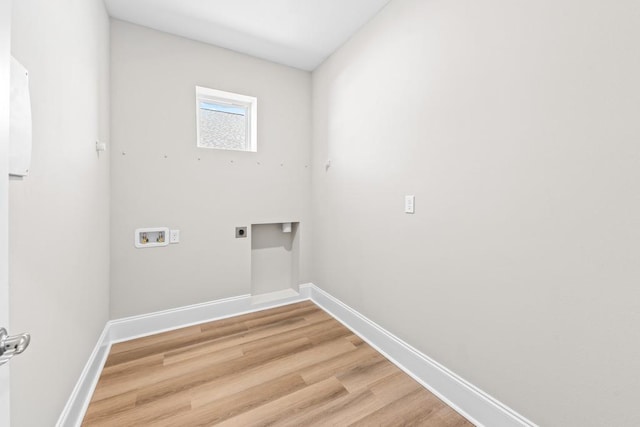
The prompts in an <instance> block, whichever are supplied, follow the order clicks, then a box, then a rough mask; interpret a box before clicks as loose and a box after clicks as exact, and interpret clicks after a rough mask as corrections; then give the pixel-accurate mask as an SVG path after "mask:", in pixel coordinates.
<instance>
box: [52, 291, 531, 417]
mask: <svg viewBox="0 0 640 427" xmlns="http://www.w3.org/2000/svg"><path fill="white" fill-rule="evenodd" d="M276 296H281V297H283V298H280V299H270V298H268V297H264V298H261V299H257V300H256V299H252V297H251V295H242V296H239V297H233V298H227V299H222V300H217V301H212V302H208V303H203V304H195V305H191V306H187V307H180V308H176V309H171V310H165V311H160V312H156V313H150V314H145V315H142V316H134V317H128V318H124V319H118V320H112V321H109V322H107V324H106V325H105V329H104V331H103V332H102V335H101V336H100V339H99V340H98V343H97V344H96V347H95V348H94V350H93V353H92V354H91V356H90V358H89V360H88V361H87V364H86V366H85V368H84V370H83V371H82V374H81V375H80V378H79V379H78V383H77V384H76V387H75V388H74V390H73V392H72V394H71V396H70V397H69V400H68V402H67V405H66V406H65V408H64V410H63V412H62V414H61V415H60V418H59V419H58V423H57V424H56V426H57V427H77V426H80V424H81V423H82V418H83V417H84V413H85V412H86V410H87V407H88V406H89V401H90V400H91V396H92V395H93V390H94V389H95V386H96V384H97V382H98V378H99V377H100V372H101V371H102V367H103V366H104V363H105V361H106V358H107V355H108V353H109V350H110V348H111V344H113V343H116V342H120V341H126V340H130V339H134V338H139V337H142V336H147V335H151V334H156V333H160V332H164V331H168V330H172V329H177V328H182V327H185V326H190V325H194V324H198V323H203V322H209V321H213V320H218V319H223V318H227V317H232V316H238V315H241V314H245V313H251V312H255V311H260V310H266V309H269V308H275V307H279V306H282V305H287V304H293V303H295V302H300V301H304V300H309V299H310V300H312V301H313V302H314V303H316V304H317V305H318V306H320V307H321V308H322V309H324V310H325V311H327V312H328V313H330V314H331V315H332V316H333V317H335V318H336V319H337V320H338V321H340V322H341V323H343V324H344V325H345V326H346V327H348V328H349V329H351V330H352V331H353V332H355V333H356V334H357V335H359V336H360V337H361V338H362V339H364V340H365V341H366V342H367V343H368V344H370V345H371V346H372V347H374V348H375V349H376V350H378V351H379V352H380V353H382V354H383V355H384V356H385V357H387V358H388V359H389V360H391V361H392V362H393V363H395V364H396V365H397V366H398V367H399V368H400V369H402V370H403V371H405V372H406V373H407V374H409V375H410V376H411V377H413V378H414V379H415V380H416V381H418V382H419V383H421V384H422V385H423V386H424V387H426V388H427V389H429V390H430V391H431V392H433V393H434V394H435V395H436V396H438V397H439V398H440V399H442V400H443V401H444V402H446V403H447V404H448V405H449V406H451V407H452V408H454V409H455V410H456V411H458V412H459V413H460V414H462V415H463V416H464V417H465V418H467V419H468V420H469V421H471V422H472V423H474V424H476V425H477V426H487V427H534V426H535V424H534V423H532V422H531V421H529V420H527V419H526V418H524V417H523V416H521V415H519V414H518V413H516V412H515V411H513V410H511V409H510V408H508V407H506V406H505V405H503V404H501V403H500V402H498V401H497V400H496V399H494V398H492V397H491V396H489V395H488V394H486V393H484V392H483V391H482V390H480V389H478V388H477V387H475V386H473V385H472V384H469V383H468V382H466V381H465V380H463V379H462V378H460V377H458V376H457V375H456V374H454V373H453V372H451V371H449V370H448V369H447V368H445V367H444V366H442V365H440V364H439V363H437V362H435V361H434V360H432V359H430V358H429V357H427V356H426V355H424V354H422V353H420V352H419V351H418V350H416V349H415V348H413V347H411V346H410V345H409V344H407V343H405V342H404V341H402V340H400V339H399V338H397V337H395V336H394V335H392V334H391V333H389V332H387V331H386V330H385V329H383V328H381V327H380V326H378V325H377V324H375V323H374V322H372V321H371V320H369V319H367V318H366V317H364V316H363V315H361V314H360V313H358V312H357V311H355V310H353V309H352V308H350V307H348V306H347V305H345V304H343V303H342V302H340V301H339V300H337V299H336V298H334V297H333V296H331V295H329V294H328V293H326V292H324V291H323V290H321V289H320V288H318V287H317V286H315V285H313V284H311V283H308V284H304V285H300V291H299V293H298V294H295V295H294V294H293V293H287V294H282V295H280V294H279V295H274V298H275V297H276ZM260 301H262V302H260ZM256 302H258V303H256Z"/></svg>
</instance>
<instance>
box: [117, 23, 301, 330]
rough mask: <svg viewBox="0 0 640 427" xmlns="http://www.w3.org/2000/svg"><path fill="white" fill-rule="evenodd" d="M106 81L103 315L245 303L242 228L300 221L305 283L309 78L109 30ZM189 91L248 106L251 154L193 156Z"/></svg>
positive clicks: (160, 38)
mask: <svg viewBox="0 0 640 427" xmlns="http://www.w3.org/2000/svg"><path fill="white" fill-rule="evenodd" d="M111 77H112V80H111V101H112V103H111V117H112V121H111V126H112V127H111V131H112V154H113V157H112V160H111V190H112V191H111V197H112V199H111V201H112V204H111V206H112V211H111V242H112V246H111V316H112V317H113V318H119V317H123V316H128V315H135V314H141V313H147V312H151V311H157V310H162V309H169V308H174V307H179V306H184V305H188V304H194V303H201V302H205V301H211V300H215V299H219V298H224V297H230V296H236V295H241V294H248V293H249V292H250V286H251V241H250V239H249V238H247V239H236V238H235V227H236V226H242V225H246V226H250V225H251V224H252V223H270V222H282V221H300V222H301V225H300V229H299V233H300V236H301V237H300V256H301V274H300V282H305V281H309V273H308V270H309V267H308V258H309V255H310V245H309V230H310V227H309V226H310V224H309V221H310V214H309V208H310V195H309V188H310V167H309V165H310V163H309V162H310V147H309V143H310V132H311V127H310V120H311V113H310V107H311V104H310V103H311V101H310V92H311V84H310V81H311V75H310V73H308V72H303V71H299V70H295V69H293V68H289V67H285V66H281V65H276V64H273V63H270V62H266V61H263V60H259V59H256V58H252V57H249V56H246V55H242V54H238V53H235V52H231V51H229V50H225V49H222V48H218V47H214V46H210V45H206V44H203V43H199V42H194V41H191V40H187V39H183V38H180V37H176V36H172V35H168V34H165V33H161V32H157V31H154V30H150V29H147V28H143V27H139V26H136V25H132V24H129V23H125V22H121V21H117V20H115V21H112V24H111ZM196 85H199V86H205V87H210V88H213V89H220V90H224V91H229V92H236V93H240V94H243V95H251V96H256V97H257V98H258V152H257V153H246V152H237V151H223V150H210V149H198V148H196V128H195V123H196V116H195V86H196ZM153 226H167V227H171V228H177V229H180V233H181V236H180V238H181V241H180V243H179V244H176V245H170V246H168V247H163V248H148V249H135V248H134V246H133V232H134V230H135V229H136V228H140V227H153Z"/></svg>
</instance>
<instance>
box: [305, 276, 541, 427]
mask: <svg viewBox="0 0 640 427" xmlns="http://www.w3.org/2000/svg"><path fill="white" fill-rule="evenodd" d="M309 287H310V288H311V298H310V299H311V300H312V301H313V302H314V303H315V304H317V305H318V306H320V307H321V308H322V309H324V310H325V311H326V312H328V313H329V314H331V315H332V316H333V317H335V318H336V319H337V320H338V321H340V322H341V323H342V324H344V325H345V326H346V327H347V328H349V329H351V330H352V331H353V332H355V333H356V334H357V335H358V336H360V337H361V338H362V339H363V340H364V341H366V342H367V343H368V344H369V345H371V346H372V347H373V348H375V349H376V350H378V351H379V352H380V353H382V354H383V355H384V356H385V357H387V358H388V359H389V360H391V361H392V362H393V363H394V364H395V365H396V366H398V367H399V368H400V369H402V370H403V371H405V372H406V373H407V374H409V375H410V376H411V377H413V379H415V380H416V381H418V382H419V383H420V384H422V385H423V386H424V387H425V388H427V389H428V390H430V391H431V392H432V393H433V394H435V395H436V396H438V397H439V398H440V399H441V400H443V401H444V402H445V403H446V404H447V405H449V406H451V407H452V408H453V409H455V410H456V411H457V412H458V413H460V414H461V415H463V416H464V417H465V418H467V419H468V420H469V421H471V422H472V423H473V424H475V425H477V426H487V427H534V426H535V424H534V423H532V422H531V421H529V420H527V419H526V418H524V417H523V416H521V415H520V414H518V413H517V412H515V411H513V410H512V409H510V408H508V407H507V406H505V405H503V404H502V403H500V402H499V401H497V400H496V399H494V398H492V397H491V396H489V395H488V394H486V393H485V392H483V391H482V390H480V389H478V388H477V387H475V386H473V385H472V384H469V383H468V382H467V381H465V380H464V379H462V378H460V377H459V376H457V375H456V374H454V373H453V372H451V371H450V370H448V369H447V368H445V367H444V366H442V365H440V364H439V363H438V362H436V361H434V360H432V359H431V358H429V357H428V356H426V355H424V354H422V353H421V352H419V351H418V350H416V349H415V348H413V347H411V346H410V345H409V344H407V343H406V342H404V341H402V340H401V339H399V338H398V337H396V336H394V335H393V334H391V333H390V332H388V331H386V330H385V329H383V328H382V327H380V326H378V325H377V324H376V323H374V322H372V321H371V320H369V319H367V318H366V317H364V316H363V315H361V314H360V313H358V312H357V311H355V310H354V309H352V308H351V307H349V306H347V305H346V304H344V303H342V302H341V301H339V300H338V299H336V298H334V297H333V296H331V295H329V294H328V293H326V292H324V291H323V290H322V289H320V288H318V287H317V286H314V285H309Z"/></svg>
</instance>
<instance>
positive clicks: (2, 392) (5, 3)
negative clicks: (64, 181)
mask: <svg viewBox="0 0 640 427" xmlns="http://www.w3.org/2000/svg"><path fill="white" fill-rule="evenodd" d="M10 67H11V0H0V327H5V328H7V330H8V331H10V329H9V326H10V325H9V206H8V204H9V154H8V153H9V106H10V102H11V101H10V90H11V89H10V88H11V82H10V74H9V73H10ZM9 391H10V386H9V365H8V364H5V365H3V366H0V425H2V426H8V425H10V420H11V417H10V414H9V410H10V393H9Z"/></svg>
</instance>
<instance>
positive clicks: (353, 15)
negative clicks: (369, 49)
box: [105, 0, 390, 71]
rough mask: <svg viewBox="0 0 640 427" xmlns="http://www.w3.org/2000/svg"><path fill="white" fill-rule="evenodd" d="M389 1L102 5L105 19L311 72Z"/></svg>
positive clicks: (123, 0) (128, 1) (175, 0)
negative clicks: (109, 18)
mask: <svg viewBox="0 0 640 427" xmlns="http://www.w3.org/2000/svg"><path fill="white" fill-rule="evenodd" d="M389 1H390V0H105V4H106V5H107V9H108V11H109V14H110V15H111V16H112V17H114V18H117V19H121V20H124V21H129V22H133V23H135V24H139V25H144V26H146V27H150V28H154V29H156V30H160V31H164V32H167V33H171V34H176V35H179V36H182V37H187V38H190V39H193V40H199V41H202V42H205V43H210V44H214V45H217V46H221V47H224V48H227V49H231V50H235V51H237V52H242V53H246V54H249V55H252V56H256V57H258V58H263V59H267V60H270V61H273V62H278V63H280V64H284V65H289V66H291V67H296V68H300V69H303V70H309V71H311V70H313V69H315V68H316V67H317V66H318V65H320V64H321V63H322V61H324V60H325V59H326V58H327V57H328V56H329V55H331V54H332V53H333V52H334V51H335V50H336V49H337V48H339V47H340V46H341V45H342V44H343V43H344V42H346V41H347V40H348V39H349V38H350V37H351V36H352V35H353V34H354V33H355V32H356V31H357V30H358V29H359V28H360V27H362V26H363V25H364V24H365V23H366V22H367V21H369V19H371V18H372V17H373V16H374V15H375V14H376V13H377V12H378V11H379V10H380V9H381V8H382V7H383V6H384V5H385V4H387V3H388V2H389Z"/></svg>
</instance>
